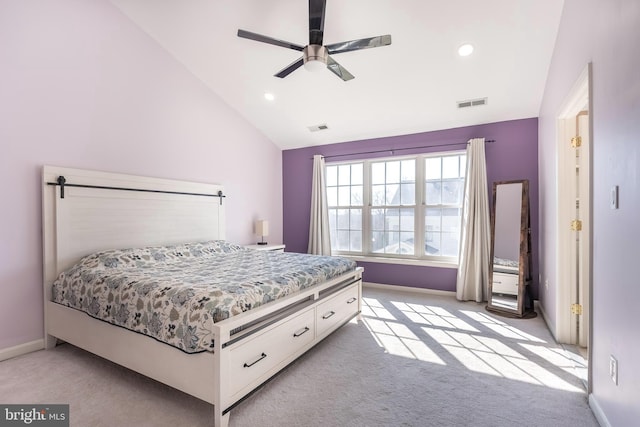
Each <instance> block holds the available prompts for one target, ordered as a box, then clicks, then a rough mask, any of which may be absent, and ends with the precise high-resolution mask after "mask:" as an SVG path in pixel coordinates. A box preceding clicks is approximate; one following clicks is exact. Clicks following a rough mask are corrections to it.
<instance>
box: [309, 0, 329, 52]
mask: <svg viewBox="0 0 640 427" xmlns="http://www.w3.org/2000/svg"><path fill="white" fill-rule="evenodd" d="M326 5H327V2H326V0H309V44H317V45H320V46H322V39H323V36H324V10H325V7H326Z"/></svg>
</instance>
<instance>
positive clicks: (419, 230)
mask: <svg viewBox="0 0 640 427" xmlns="http://www.w3.org/2000/svg"><path fill="white" fill-rule="evenodd" d="M424 159H425V158H424V156H418V157H417V158H416V211H415V215H416V217H415V237H414V240H415V245H416V248H415V254H416V256H417V257H419V258H423V257H424V248H425V246H424V245H425V242H424V233H425V230H424V215H425V203H426V200H425V185H424V181H425V176H426V174H425V160H424Z"/></svg>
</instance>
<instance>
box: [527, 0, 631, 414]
mask: <svg viewBox="0 0 640 427" xmlns="http://www.w3.org/2000/svg"><path fill="white" fill-rule="evenodd" d="M638 40H640V2H639V1H637V0H608V1H602V0H565V6H564V11H563V16H562V20H561V23H560V30H559V33H558V39H557V42H556V47H555V52H554V56H553V60H552V63H551V66H550V69H549V76H548V80H547V85H546V90H545V95H544V99H543V103H542V107H541V110H540V119H539V138H540V140H539V153H538V154H539V165H540V174H539V176H540V181H539V184H540V254H541V258H540V271H541V274H542V278H543V281H544V279H545V278H548V279H549V290H548V291H545V289H544V286H541V287H540V299H541V304H542V306H543V307H544V310H545V312H546V313H547V314H548V315H549V316H550V318H551V320H552V323H554V322H555V312H556V306H555V297H556V291H557V289H558V287H559V286H562V285H563V284H562V283H556V282H555V274H556V265H555V259H556V256H557V253H556V241H557V229H556V225H555V217H556V213H557V203H556V197H557V189H556V178H557V172H556V160H557V158H556V154H555V153H556V149H555V144H556V118H557V116H558V114H559V113H560V111H559V109H560V106H561V104H562V102H563V100H564V99H565V97H566V96H567V94H568V93H569V91H570V89H571V87H572V85H573V83H574V82H575V81H576V80H577V79H578V77H579V75H580V73H581V71H582V70H583V69H584V68H585V66H586V65H587V63H589V62H592V64H593V68H592V71H593V87H592V91H591V97H592V110H591V114H592V118H593V135H592V144H593V153H592V156H593V168H592V172H593V175H592V178H593V184H592V186H593V197H592V200H593V248H594V251H593V342H592V343H591V345H592V350H593V358H592V360H590V361H589V363H590V365H591V366H592V367H593V380H592V387H593V397H594V398H595V400H596V401H597V403H598V405H599V406H600V407H601V408H602V410H603V413H604V415H605V417H606V418H607V419H608V421H609V422H610V423H611V425H613V426H630V425H637V424H638V420H640V369H638V368H637V366H638V365H637V364H638V360H640V332H638V327H637V325H638V315H637V312H638V309H637V306H638V302H639V301H640V286H639V280H638V273H637V269H636V268H635V266H636V265H637V264H638V259H637V258H638V254H639V253H640V251H639V250H638V242H640V226H638V223H637V218H638V216H639V215H638V212H640V43H638ZM613 185H618V186H619V188H620V209H618V210H611V209H610V208H609V189H610V188H611V186H613ZM611 354H613V355H614V356H615V357H616V358H617V359H618V362H619V385H617V386H616V385H614V383H613V382H612V380H611V379H610V378H609V370H608V366H609V355H611Z"/></svg>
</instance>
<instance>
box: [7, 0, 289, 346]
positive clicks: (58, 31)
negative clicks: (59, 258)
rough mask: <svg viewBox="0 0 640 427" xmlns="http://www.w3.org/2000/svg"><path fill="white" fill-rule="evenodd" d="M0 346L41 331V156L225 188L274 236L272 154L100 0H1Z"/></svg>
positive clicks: (234, 207)
mask: <svg viewBox="0 0 640 427" xmlns="http://www.w3.org/2000/svg"><path fill="white" fill-rule="evenodd" d="M0 146H1V150H0V183H2V187H1V188H0V200H1V201H0V325H2V328H0V350H2V349H6V348H8V347H13V346H16V345H18V344H22V343H27V342H30V341H34V340H37V339H39V338H42V334H43V329H42V255H41V254H42V247H41V230H40V228H41V227H40V223H41V219H40V218H41V217H40V215H41V211H40V209H41V205H40V203H41V202H40V173H41V172H40V170H41V167H42V165H43V164H52V165H57V166H66V167H75V168H86V169H96V170H104V171H110V172H120V173H129V174H134V175H147V176H155V177H163V178H173V179H182V180H190V181H203V182H211V183H220V184H223V185H225V193H226V194H227V196H228V197H227V198H226V199H225V203H226V204H227V225H228V227H227V238H228V239H229V240H231V241H234V242H237V243H249V242H253V241H254V240H255V239H256V237H255V236H253V235H252V224H253V220H255V219H257V218H267V219H269V220H270V225H271V227H270V228H271V234H270V236H269V238H270V241H273V242H277V241H281V239H282V153H281V150H280V149H278V148H277V147H276V146H275V145H274V144H273V143H272V142H271V141H269V140H268V139H267V138H266V137H265V136H263V135H262V134H261V133H259V132H258V131H257V130H256V129H255V128H253V127H252V126H251V125H250V124H249V123H248V122H246V121H245V120H244V119H243V118H242V117H240V116H239V115H238V114H237V113H236V112H235V111H234V110H232V109H231V108H229V107H228V106H227V105H226V104H225V103H224V102H223V101H222V100H221V99H220V98H219V97H218V96H217V95H216V94H214V93H213V92H211V91H210V90H209V89H208V88H207V87H206V86H205V85H204V84H203V83H202V82H201V81H199V80H198V79H196V78H195V77H194V76H193V75H192V74H191V73H189V72H188V71H187V70H186V69H185V68H184V67H183V66H182V65H181V64H180V63H178V62H177V61H175V60H174V59H173V58H172V57H171V56H170V55H169V54H168V53H167V52H165V51H164V50H163V49H162V48H161V47H159V45H157V44H156V43H155V42H154V41H153V40H152V39H151V38H150V37H149V36H147V35H146V34H145V33H143V32H142V31H141V30H140V29H139V28H137V27H136V26H134V25H133V24H132V23H131V21H130V20H129V19H128V18H126V17H124V16H123V15H122V14H121V13H120V12H119V10H118V9H116V8H115V7H114V6H113V5H112V4H111V3H110V2H108V1H106V0H91V1H86V0H57V1H24V0H0Z"/></svg>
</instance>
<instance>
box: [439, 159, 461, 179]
mask: <svg viewBox="0 0 640 427" xmlns="http://www.w3.org/2000/svg"><path fill="white" fill-rule="evenodd" d="M459 164H460V160H459V159H458V156H455V157H453V156H452V157H443V158H442V178H444V179H446V178H457V177H459V176H460V173H459V170H458V169H459Z"/></svg>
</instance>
